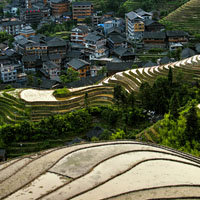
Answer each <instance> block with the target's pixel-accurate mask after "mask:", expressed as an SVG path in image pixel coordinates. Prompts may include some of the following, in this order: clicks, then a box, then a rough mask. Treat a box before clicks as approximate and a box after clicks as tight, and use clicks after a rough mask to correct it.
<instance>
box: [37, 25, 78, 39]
mask: <svg viewBox="0 0 200 200" xmlns="http://www.w3.org/2000/svg"><path fill="white" fill-rule="evenodd" d="M75 25H76V23H75V22H74V21H68V22H64V23H62V24H56V23H54V22H52V23H50V24H44V25H43V26H42V27H41V28H40V29H39V30H37V32H36V33H37V34H38V33H41V34H44V35H45V36H52V37H53V36H60V37H61V38H63V37H65V38H63V39H67V38H66V37H68V36H69V34H70V32H69V31H71V29H72V28H73V27H74V26H75Z"/></svg>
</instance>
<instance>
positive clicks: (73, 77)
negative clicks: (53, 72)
mask: <svg viewBox="0 0 200 200" xmlns="http://www.w3.org/2000/svg"><path fill="white" fill-rule="evenodd" d="M79 79H80V77H79V72H77V71H75V70H73V69H72V68H68V69H67V73H66V74H62V75H61V76H60V80H61V82H62V84H63V85H66V83H71V82H73V81H77V80H79Z"/></svg>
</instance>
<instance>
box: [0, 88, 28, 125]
mask: <svg viewBox="0 0 200 200" xmlns="http://www.w3.org/2000/svg"><path fill="white" fill-rule="evenodd" d="M19 91H20V90H15V91H10V92H0V121H5V122H8V123H12V122H18V121H21V120H29V119H30V118H29V116H30V109H28V108H27V107H26V105H25V102H24V101H23V100H21V99H20V98H19V97H18V94H19Z"/></svg>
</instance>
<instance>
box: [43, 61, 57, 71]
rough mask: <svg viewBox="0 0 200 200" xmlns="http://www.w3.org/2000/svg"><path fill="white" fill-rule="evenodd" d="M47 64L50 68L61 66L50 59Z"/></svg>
mask: <svg viewBox="0 0 200 200" xmlns="http://www.w3.org/2000/svg"><path fill="white" fill-rule="evenodd" d="M45 65H46V66H47V67H48V69H53V68H57V67H59V66H58V65H57V64H56V63H54V62H52V61H49V60H48V61H46V62H45Z"/></svg>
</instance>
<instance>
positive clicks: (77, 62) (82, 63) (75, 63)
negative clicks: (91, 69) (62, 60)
mask: <svg viewBox="0 0 200 200" xmlns="http://www.w3.org/2000/svg"><path fill="white" fill-rule="evenodd" d="M67 64H68V65H70V66H71V67H73V68H74V69H76V70H78V69H81V68H82V67H84V66H85V65H89V63H88V62H87V61H85V60H81V59H76V58H74V59H72V60H70V61H69V62H68V63H67Z"/></svg>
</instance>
